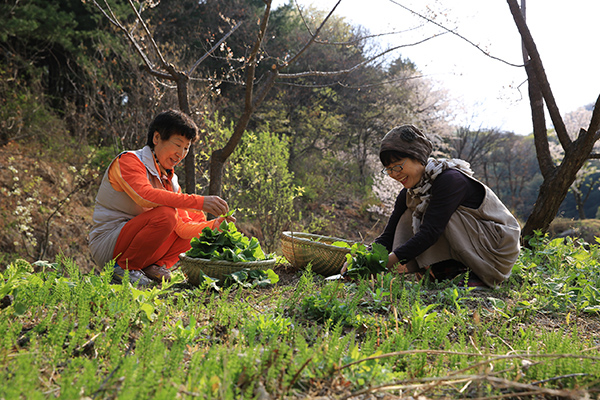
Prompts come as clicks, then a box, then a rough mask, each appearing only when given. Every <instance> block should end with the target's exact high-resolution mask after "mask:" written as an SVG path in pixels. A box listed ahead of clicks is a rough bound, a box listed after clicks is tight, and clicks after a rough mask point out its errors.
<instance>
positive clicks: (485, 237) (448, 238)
mask: <svg viewBox="0 0 600 400" xmlns="http://www.w3.org/2000/svg"><path fill="white" fill-rule="evenodd" d="M465 176H468V175H465ZM469 178H470V179H473V180H474V181H476V182H479V181H478V180H477V179H475V178H473V177H470V176H469ZM479 183H480V184H482V185H483V187H484V188H485V197H484V199H483V202H482V203H481V206H479V208H477V209H472V208H469V207H464V206H460V207H458V209H457V210H456V211H455V212H454V214H452V217H451V218H450V221H449V222H448V225H446V229H445V230H444V232H443V234H442V236H440V238H439V240H438V241H437V242H435V243H434V244H433V245H432V246H431V247H429V248H428V249H427V250H425V251H424V252H423V253H421V254H420V255H418V256H417V257H415V259H414V260H410V261H409V262H408V263H407V264H406V269H407V272H417V271H421V270H423V269H424V268H427V267H429V266H430V265H432V264H435V263H437V262H440V261H445V260H449V259H454V260H458V261H460V262H462V263H463V264H465V265H466V266H467V267H469V268H470V269H471V270H472V271H473V272H475V274H477V276H479V277H480V278H481V280H483V281H484V282H485V283H486V284H487V285H489V286H491V287H496V286H498V284H500V283H502V282H503V281H505V280H506V279H508V277H509V276H510V274H511V271H512V266H513V265H514V263H515V262H516V261H517V258H518V257H519V251H520V242H519V240H520V235H521V228H520V226H519V223H518V222H517V220H516V218H515V217H514V216H513V215H512V214H511V213H510V211H508V209H507V208H506V206H505V205H504V204H503V203H502V202H501V201H500V199H499V198H498V197H497V196H496V194H495V193H494V192H493V191H492V190H491V189H490V188H488V187H487V186H486V185H484V184H483V183H481V182H479ZM419 202H420V200H419V199H418V198H411V196H410V195H408V194H407V196H406V205H407V207H408V208H407V210H406V211H405V212H404V214H403V215H402V216H401V217H400V220H399V221H398V225H397V226H396V233H395V235H394V244H393V248H394V249H396V248H398V247H400V246H401V245H402V244H404V243H406V242H407V241H408V240H409V239H410V238H411V237H413V236H414V233H413V228H412V214H413V212H414V210H415V208H416V206H417V205H418V204H419ZM425 212H427V211H425Z"/></svg>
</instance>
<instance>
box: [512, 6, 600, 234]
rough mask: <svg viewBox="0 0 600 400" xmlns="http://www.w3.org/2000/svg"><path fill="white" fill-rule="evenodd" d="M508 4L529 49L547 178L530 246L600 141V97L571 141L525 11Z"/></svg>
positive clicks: (539, 151)
mask: <svg viewBox="0 0 600 400" xmlns="http://www.w3.org/2000/svg"><path fill="white" fill-rule="evenodd" d="M507 2H508V5H509V7H510V11H511V13H512V15H513V19H514V20H515V24H516V25H517V28H518V30H519V33H520V35H521V39H522V41H523V46H524V49H525V51H524V52H523V55H524V57H525V59H524V61H525V72H526V73H527V78H528V83H529V102H530V105H531V117H532V121H533V135H534V141H535V146H536V155H537V159H538V164H539V166H540V170H541V171H542V176H543V177H544V181H543V183H542V185H541V186H540V191H539V193H538V197H537V200H536V202H535V205H534V207H533V210H532V212H531V214H530V215H529V217H528V218H527V221H526V222H525V226H524V227H523V230H522V232H521V238H522V241H523V242H524V243H523V244H525V245H527V241H526V238H527V237H530V236H532V235H533V234H534V232H535V231H538V230H539V231H542V232H546V231H548V228H549V227H550V223H551V222H552V220H553V219H554V218H555V216H556V214H557V213H558V210H559V207H560V205H561V203H562V202H563V200H564V199H565V197H566V196H567V193H568V192H569V187H570V186H571V185H572V184H573V182H574V181H575V178H576V175H577V172H578V171H579V170H580V169H581V167H582V166H583V164H584V163H585V161H586V160H587V159H588V158H589V157H590V154H591V152H592V149H593V146H594V143H595V142H596V141H597V140H598V129H599V127H600V97H598V100H597V102H596V106H595V108H594V112H593V114H592V120H591V122H590V126H589V128H588V130H587V131H586V130H585V129H581V130H580V132H579V136H578V137H577V139H576V140H574V141H571V139H570V138H569V135H568V133H567V130H566V127H565V124H564V122H563V120H562V117H561V115H560V112H559V110H558V107H557V105H556V101H555V100H554V96H553V94H552V90H551V89H550V84H549V83H548V79H547V77H546V72H545V71H544V67H543V65H542V60H541V58H540V55H539V53H538V51H537V48H536V45H535V42H534V41H533V37H532V36H531V32H530V31H529V28H528V27H527V24H526V23H525V18H524V16H523V14H522V10H521V9H520V8H519V5H518V4H517V0H507ZM544 102H545V103H546V105H547V107H548V112H549V114H550V118H551V119H552V123H553V125H554V128H555V130H556V134H557V136H558V139H559V141H560V144H561V146H562V147H563V149H564V151H565V155H564V158H563V160H562V162H561V163H560V165H558V166H555V165H554V163H553V161H552V157H551V155H550V150H549V143H548V133H547V129H546V121H545V117H544Z"/></svg>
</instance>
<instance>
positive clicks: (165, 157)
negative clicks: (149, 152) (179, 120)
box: [152, 132, 192, 169]
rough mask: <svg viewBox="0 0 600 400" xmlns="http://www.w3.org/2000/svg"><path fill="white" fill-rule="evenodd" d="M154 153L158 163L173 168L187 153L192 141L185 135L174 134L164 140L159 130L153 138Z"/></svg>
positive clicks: (165, 167) (166, 167)
mask: <svg viewBox="0 0 600 400" xmlns="http://www.w3.org/2000/svg"><path fill="white" fill-rule="evenodd" d="M152 141H153V143H154V153H155V154H156V158H157V160H158V163H159V164H160V165H161V166H162V167H163V168H164V169H173V168H174V167H175V166H176V165H177V164H179V163H180V162H181V160H183V159H184V158H185V156H186V155H187V153H188V151H189V149H190V146H191V145H192V141H191V140H190V139H188V138H186V137H185V136H183V135H179V134H173V135H171V137H169V139H167V140H163V139H161V137H160V134H159V133H158V132H154V137H153V138H152Z"/></svg>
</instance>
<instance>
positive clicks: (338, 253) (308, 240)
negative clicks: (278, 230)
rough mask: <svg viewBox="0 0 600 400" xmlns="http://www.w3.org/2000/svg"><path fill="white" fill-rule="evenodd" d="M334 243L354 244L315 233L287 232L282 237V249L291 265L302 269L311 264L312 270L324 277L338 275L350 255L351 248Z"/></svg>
mask: <svg viewBox="0 0 600 400" xmlns="http://www.w3.org/2000/svg"><path fill="white" fill-rule="evenodd" d="M334 242H345V243H347V244H348V245H349V246H352V245H353V244H354V242H353V241H350V240H346V239H340V238H336V237H331V236H321V235H316V234H313V233H304V232H289V231H286V232H283V233H282V235H281V249H282V251H283V255H284V256H285V258H286V259H287V260H288V261H289V262H290V264H292V265H293V266H294V267H295V268H299V269H302V268H306V266H307V265H308V264H309V263H310V264H311V268H312V270H313V271H314V272H316V273H318V274H321V275H323V276H330V275H334V274H338V273H339V272H340V269H342V266H343V265H344V261H346V254H348V253H350V249H349V248H346V247H339V246H333V245H332V243H334Z"/></svg>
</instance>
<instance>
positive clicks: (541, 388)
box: [0, 238, 600, 399]
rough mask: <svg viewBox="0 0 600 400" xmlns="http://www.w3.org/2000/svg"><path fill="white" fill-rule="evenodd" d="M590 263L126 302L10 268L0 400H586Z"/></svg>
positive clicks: (580, 255) (597, 295)
mask: <svg viewBox="0 0 600 400" xmlns="http://www.w3.org/2000/svg"><path fill="white" fill-rule="evenodd" d="M599 252H600V250H599V248H598V246H597V245H596V244H591V245H588V244H584V245H582V243H574V242H573V241H571V240H569V239H567V240H566V241H564V240H563V239H556V240H553V241H549V240H547V239H543V238H538V239H536V240H535V241H534V243H533V247H532V249H523V251H522V253H521V256H520V259H519V261H518V263H517V264H516V265H515V267H514V271H513V276H512V277H511V278H510V280H509V281H508V282H506V284H505V285H504V286H503V287H502V288H500V289H497V290H493V291H492V290H486V291H481V290H477V291H474V290H471V289H466V288H461V287H458V286H457V285H456V284H455V283H452V282H443V283H439V282H429V281H421V282H418V281H415V280H414V279H411V278H407V279H404V278H402V277H400V276H397V275H391V274H387V275H383V274H382V275H379V276H377V277H375V278H374V279H370V280H361V281H356V282H347V283H344V282H340V281H325V280H324V279H323V277H321V276H319V275H316V274H313V273H311V271H310V270H304V271H291V270H290V269H289V265H285V264H283V263H282V264H280V265H279V267H278V268H276V269H275V272H276V273H277V274H278V276H279V281H278V282H277V283H271V284H265V282H262V283H260V284H252V282H250V283H247V284H246V285H244V286H245V287H244V286H242V285H239V284H237V285H233V286H229V287H226V288H225V287H220V286H215V285H207V286H206V287H202V288H200V287H191V286H189V285H188V284H187V283H186V282H185V280H184V277H183V275H182V274H181V273H180V272H179V273H176V274H175V279H174V280H173V282H171V283H170V284H165V285H163V286H162V287H161V286H155V287H152V288H149V289H143V290H140V289H137V288H134V287H132V286H131V285H130V284H129V283H127V282H126V283H124V284H122V285H111V284H110V280H111V273H110V269H106V270H105V271H103V272H102V273H100V274H97V273H92V274H82V273H80V272H79V268H78V267H77V265H76V264H75V263H74V262H72V261H71V260H69V259H66V258H60V257H59V258H58V259H57V260H56V262H53V263H48V262H38V263H36V264H34V265H30V264H29V263H27V262H25V261H17V262H15V263H13V264H11V265H9V266H8V268H7V269H6V270H5V271H4V272H3V273H2V279H1V280H0V285H1V286H0V299H3V300H2V306H1V307H2V309H1V310H0V331H1V332H2V333H3V334H2V335H1V336H0V363H1V364H0V366H1V368H0V382H2V383H1V384H0V398H1V399H50V398H52V399H54V398H60V399H117V398H118V399H196V398H203V399H241V398H244V399H276V398H279V399H296V398H320V399H348V398H353V399H372V398H384V399H400V398H415V399H416V398H420V399H429V398H519V399H527V398H531V399H534V398H535V399H540V398H548V399H556V398H586V396H588V398H598V396H599V393H600V362H599V361H600V336H599V334H600V319H599V318H598V311H599V310H600V291H599V290H598V288H599V287H600V269H599V268H598V259H599V257H598V256H599ZM255 283H256V282H255ZM419 396H420V397H419Z"/></svg>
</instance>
